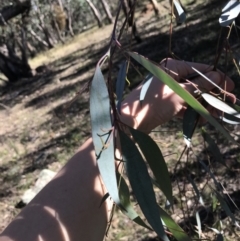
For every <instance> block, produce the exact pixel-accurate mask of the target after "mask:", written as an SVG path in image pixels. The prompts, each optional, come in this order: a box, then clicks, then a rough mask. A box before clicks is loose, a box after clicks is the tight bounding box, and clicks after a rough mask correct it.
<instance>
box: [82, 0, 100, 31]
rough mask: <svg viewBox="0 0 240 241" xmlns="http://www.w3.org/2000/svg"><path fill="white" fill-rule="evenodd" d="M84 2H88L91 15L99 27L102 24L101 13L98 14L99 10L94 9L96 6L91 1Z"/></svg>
mask: <svg viewBox="0 0 240 241" xmlns="http://www.w3.org/2000/svg"><path fill="white" fill-rule="evenodd" d="M86 2H87V3H88V5H89V7H90V8H91V10H92V13H93V15H94V17H95V18H96V20H97V22H98V26H99V28H101V27H102V26H103V25H102V19H101V15H100V13H99V11H98V10H97V9H96V7H95V6H94V4H93V3H92V2H91V0H86Z"/></svg>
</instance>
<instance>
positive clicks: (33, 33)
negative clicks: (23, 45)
mask: <svg viewBox="0 0 240 241" xmlns="http://www.w3.org/2000/svg"><path fill="white" fill-rule="evenodd" d="M29 32H30V34H31V35H32V37H34V38H35V39H36V40H37V41H38V42H40V43H41V44H42V45H44V46H45V47H47V48H49V45H48V43H47V42H46V41H44V40H43V39H41V37H40V36H38V35H37V34H36V33H35V32H34V31H33V30H32V29H30V30H29Z"/></svg>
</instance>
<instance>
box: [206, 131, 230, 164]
mask: <svg viewBox="0 0 240 241" xmlns="http://www.w3.org/2000/svg"><path fill="white" fill-rule="evenodd" d="M202 136H203V139H204V141H206V143H207V145H208V150H209V151H210V152H211V153H212V155H213V156H214V157H215V159H216V161H218V162H220V163H221V164H223V165H224V166H225V167H226V164H225V162H224V160H223V157H222V154H221V152H220V150H219V148H218V146H217V144H216V143H215V141H214V140H213V139H212V137H211V136H210V135H209V134H208V133H207V132H206V130H205V129H204V128H202Z"/></svg>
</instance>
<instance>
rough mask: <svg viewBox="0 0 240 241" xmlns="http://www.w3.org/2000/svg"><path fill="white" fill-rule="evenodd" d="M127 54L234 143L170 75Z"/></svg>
mask: <svg viewBox="0 0 240 241" xmlns="http://www.w3.org/2000/svg"><path fill="white" fill-rule="evenodd" d="M128 54H129V55H130V56H131V57H132V58H134V59H135V60H136V61H137V62H138V63H140V64H141V65H142V66H144V67H145V68H146V69H147V70H148V71H149V72H151V73H152V74H153V75H154V76H156V77H157V78H158V79H159V80H160V81H162V82H163V83H164V84H166V85H167V86H168V87H169V88H171V89H172V90H173V91H174V92H175V93H176V94H178V95H179V96H180V97H181V98H183V99H184V100H185V101H186V102H187V104H188V105H190V106H191V107H192V108H193V109H194V110H196V111H197V112H198V113H199V114H200V115H201V116H203V117H204V118H205V119H206V120H207V121H209V123H210V124H212V125H213V126H214V127H215V128H217V129H218V130H219V131H220V132H221V133H222V134H223V135H224V136H225V137H226V138H228V139H229V140H231V141H233V142H234V143H236V141H235V140H234V139H233V138H232V137H231V135H230V134H229V133H228V132H227V131H226V130H225V129H224V128H223V127H222V126H221V125H220V124H219V123H218V122H217V121H216V120H215V119H214V118H213V117H212V116H211V114H210V113H209V112H208V111H207V110H206V108H204V107H203V106H202V105H201V103H199V101H197V100H196V99H195V98H194V97H193V96H192V95H191V94H190V93H189V92H188V91H186V90H185V89H183V88H182V87H181V86H180V85H179V84H178V83H177V82H176V81H175V80H174V79H173V78H172V77H171V76H169V75H168V74H167V73H166V72H165V71H163V70H162V69H161V68H160V67H159V66H158V65H157V64H155V63H153V62H151V61H149V60H148V59H146V58H145V57H143V56H141V55H139V54H137V53H134V52H128Z"/></svg>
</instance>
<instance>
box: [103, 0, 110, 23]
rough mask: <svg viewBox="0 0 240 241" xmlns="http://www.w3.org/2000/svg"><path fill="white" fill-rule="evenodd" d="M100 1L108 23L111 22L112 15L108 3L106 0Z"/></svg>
mask: <svg viewBox="0 0 240 241" xmlns="http://www.w3.org/2000/svg"><path fill="white" fill-rule="evenodd" d="M100 1H101V3H102V6H103V9H104V12H105V13H106V15H107V19H108V22H109V23H113V16H112V14H111V11H110V7H109V5H108V3H107V2H106V0H100Z"/></svg>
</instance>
